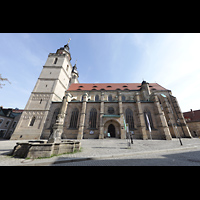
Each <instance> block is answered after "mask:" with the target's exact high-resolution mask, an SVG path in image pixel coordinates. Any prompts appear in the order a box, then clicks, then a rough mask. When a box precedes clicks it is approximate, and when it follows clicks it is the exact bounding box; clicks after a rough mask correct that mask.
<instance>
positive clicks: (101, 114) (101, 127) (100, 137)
mask: <svg viewBox="0 0 200 200" xmlns="http://www.w3.org/2000/svg"><path fill="white" fill-rule="evenodd" d="M103 115H104V93H103V92H102V93H101V107H100V118H99V121H100V133H99V139H104V124H103Z"/></svg>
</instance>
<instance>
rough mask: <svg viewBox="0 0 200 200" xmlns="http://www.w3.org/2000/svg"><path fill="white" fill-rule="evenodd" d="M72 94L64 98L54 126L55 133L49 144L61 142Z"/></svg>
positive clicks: (51, 136)
mask: <svg viewBox="0 0 200 200" xmlns="http://www.w3.org/2000/svg"><path fill="white" fill-rule="evenodd" d="M69 98H70V94H67V95H66V96H64V97H63V101H62V105H61V108H60V111H59V114H58V115H57V119H56V123H55V124H54V126H53V132H52V134H51V135H50V137H49V140H48V143H59V142H61V135H62V133H63V125H64V119H65V113H66V110H67V106H68V102H69Z"/></svg>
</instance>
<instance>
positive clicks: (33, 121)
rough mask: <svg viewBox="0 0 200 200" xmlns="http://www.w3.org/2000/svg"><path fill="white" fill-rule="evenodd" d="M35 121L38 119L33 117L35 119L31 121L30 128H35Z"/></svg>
mask: <svg viewBox="0 0 200 200" xmlns="http://www.w3.org/2000/svg"><path fill="white" fill-rule="evenodd" d="M35 120H36V118H35V117H33V118H32V120H31V123H30V125H29V126H33V125H34V123H35Z"/></svg>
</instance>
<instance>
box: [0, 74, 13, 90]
mask: <svg viewBox="0 0 200 200" xmlns="http://www.w3.org/2000/svg"><path fill="white" fill-rule="evenodd" d="M3 81H8V83H10V84H11V82H10V81H9V80H8V79H7V78H2V76H1V74H0V88H2V86H4V85H5V84H3V83H1V82H3Z"/></svg>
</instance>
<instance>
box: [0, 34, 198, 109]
mask: <svg viewBox="0 0 200 200" xmlns="http://www.w3.org/2000/svg"><path fill="white" fill-rule="evenodd" d="M69 38H71V42H70V44H69V46H70V52H71V56H72V61H71V63H72V65H74V64H75V62H76V59H77V68H78V71H79V82H80V83H141V82H142V81H143V79H144V80H146V81H147V82H149V83H155V82H156V83H158V84H160V85H161V86H163V87H165V88H167V89H169V90H171V91H172V94H173V95H174V96H176V97H177V99H178V102H179V105H180V107H181V110H182V112H187V111H189V110H190V109H193V110H198V109H200V106H199V100H200V92H199V91H200V83H199V79H200V76H199V75H200V34H199V33H1V34H0V74H1V75H2V77H3V78H8V79H9V81H10V82H11V84H9V83H8V82H4V83H5V84H6V85H5V86H3V88H0V106H3V107H5V108H16V107H17V108H20V109H24V108H25V106H26V103H27V101H28V99H29V97H30V94H31V92H32V90H33V88H34V86H35V84H36V82H37V79H38V77H39V75H40V73H41V71H42V68H43V66H44V65H45V62H46V60H47V58H48V54H49V53H55V52H56V50H57V49H59V48H60V47H63V46H64V45H65V44H67V42H68V40H69Z"/></svg>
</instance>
